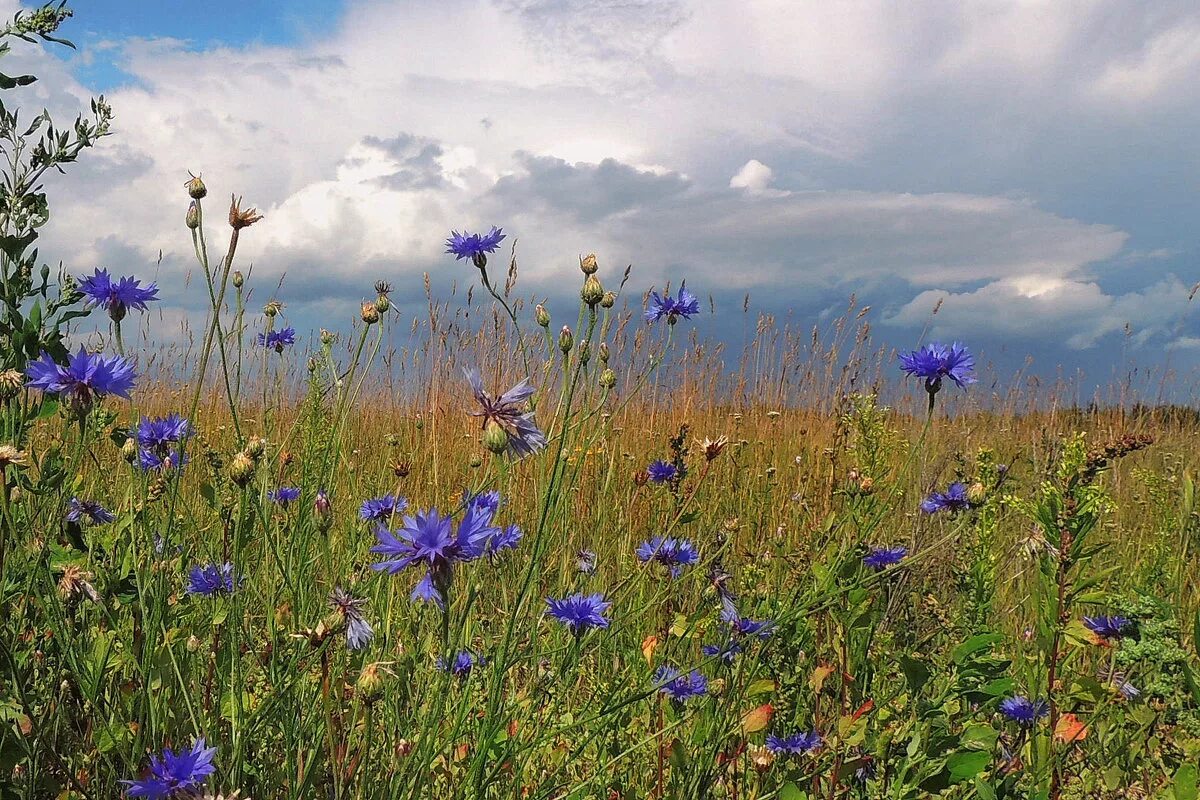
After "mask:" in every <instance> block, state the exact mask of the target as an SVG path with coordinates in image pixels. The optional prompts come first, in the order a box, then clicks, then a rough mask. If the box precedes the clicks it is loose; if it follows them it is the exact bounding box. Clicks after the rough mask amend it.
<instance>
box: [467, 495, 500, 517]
mask: <svg viewBox="0 0 1200 800" xmlns="http://www.w3.org/2000/svg"><path fill="white" fill-rule="evenodd" d="M463 504H464V505H470V506H475V507H477V508H479V509H481V510H483V511H487V512H488V513H490V514H495V513H496V512H497V511H499V510H500V492H498V491H496V490H495V489H492V490H491V491H488V492H480V493H479V494H471V492H470V491H469V490H468V491H464V492H463Z"/></svg>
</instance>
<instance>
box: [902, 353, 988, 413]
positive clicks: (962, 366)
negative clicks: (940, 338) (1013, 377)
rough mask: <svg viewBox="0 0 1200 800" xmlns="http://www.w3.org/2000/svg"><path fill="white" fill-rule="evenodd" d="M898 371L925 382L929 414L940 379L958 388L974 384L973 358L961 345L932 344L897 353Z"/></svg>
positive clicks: (939, 386)
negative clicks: (948, 381) (947, 380)
mask: <svg viewBox="0 0 1200 800" xmlns="http://www.w3.org/2000/svg"><path fill="white" fill-rule="evenodd" d="M900 369H901V370H903V371H904V372H906V373H908V374H909V375H912V376H914V377H917V378H924V379H925V391H926V392H928V393H929V412H930V413H933V398H934V395H936V394H937V393H938V390H940V389H941V388H942V379H943V378H949V379H950V380H952V381H954V383H955V384H957V385H958V387H959V388H960V389H965V388H967V386H968V385H970V384H972V383H975V376H974V375H973V374H972V373H973V372H974V369H975V357H974V356H973V355H971V354H970V353H969V352H968V351H967V348H966V346H965V345H961V344H959V343H958V342H955V343H953V344H951V345H950V346H949V347H947V346H946V345H943V344H937V343H932V344H927V345H925V346H923V347H921V348H919V349H917V350H913V351H911V352H908V353H901V354H900Z"/></svg>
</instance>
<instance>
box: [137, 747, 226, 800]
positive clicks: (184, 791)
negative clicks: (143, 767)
mask: <svg viewBox="0 0 1200 800" xmlns="http://www.w3.org/2000/svg"><path fill="white" fill-rule="evenodd" d="M204 745H205V741H204V737H200V738H199V739H197V740H196V742H195V744H193V745H192V749H191V750H190V751H186V752H182V753H178V754H176V753H174V752H172V751H171V750H170V748H163V752H162V755H161V756H150V768H149V769H148V770H147V771H146V773H145V775H144V777H142V778H139V779H137V780H132V781H121V783H123V784H125V785H126V786H128V787H129V788H128V789H126V790H125V793H126V795H127V796H128V797H146V798H149V800H164V798H173V797H185V796H187V797H190V796H192V795H193V794H197V795H198V794H201V792H199V791H198V790H199V789H200V787H201V786H203V785H204V781H205V779H206V778H208V776H209V775H212V774H213V773H214V772H216V767H214V766H213V763H212V761H213V756H215V755H216V754H217V748H215V747H205V746H204Z"/></svg>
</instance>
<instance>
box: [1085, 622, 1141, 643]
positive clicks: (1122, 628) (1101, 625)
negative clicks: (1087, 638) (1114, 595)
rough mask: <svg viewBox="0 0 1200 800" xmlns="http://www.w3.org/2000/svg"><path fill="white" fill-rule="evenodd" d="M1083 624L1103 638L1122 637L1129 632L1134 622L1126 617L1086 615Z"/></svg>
mask: <svg viewBox="0 0 1200 800" xmlns="http://www.w3.org/2000/svg"><path fill="white" fill-rule="evenodd" d="M1083 624H1084V625H1085V626H1086V627H1087V629H1088V630H1089V631H1091V632H1092V633H1094V634H1096V635H1097V636H1099V637H1100V638H1101V639H1105V640H1108V639H1120V638H1121V637H1123V636H1125V635H1127V634H1128V633H1129V629H1130V628H1131V627H1132V626H1133V622H1132V621H1131V620H1129V619H1128V618H1126V617H1119V616H1117V617H1084V618H1083Z"/></svg>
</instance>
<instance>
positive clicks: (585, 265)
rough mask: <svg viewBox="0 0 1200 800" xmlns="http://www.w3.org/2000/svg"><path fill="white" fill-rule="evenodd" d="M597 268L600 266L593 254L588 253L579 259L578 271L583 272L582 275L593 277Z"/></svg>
mask: <svg viewBox="0 0 1200 800" xmlns="http://www.w3.org/2000/svg"><path fill="white" fill-rule="evenodd" d="M599 268H600V265H599V264H597V263H596V254H595V253H589V254H588V255H586V256H584V257H583V258H581V259H579V269H581V270H583V274H584V275H595V274H596V270H598V269H599Z"/></svg>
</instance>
